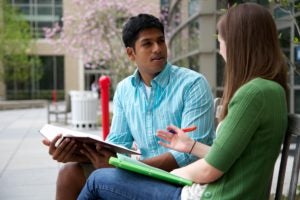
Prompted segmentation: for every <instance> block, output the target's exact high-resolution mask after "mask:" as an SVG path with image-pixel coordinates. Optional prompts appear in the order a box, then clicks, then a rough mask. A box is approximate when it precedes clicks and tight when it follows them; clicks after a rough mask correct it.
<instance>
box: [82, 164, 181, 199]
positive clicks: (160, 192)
mask: <svg viewBox="0 0 300 200" xmlns="http://www.w3.org/2000/svg"><path fill="white" fill-rule="evenodd" d="M181 190H182V187H181V186H176V185H172V184H169V183H167V182H164V181H160V180H158V179H153V178H151V177H148V176H144V175H140V174H136V173H133V172H129V171H126V170H122V169H117V168H103V169H98V170H96V171H94V172H93V173H92V174H91V175H90V177H89V178H88V180H87V183H86V184H85V186H84V188H83V190H82V191H81V193H80V195H79V197H78V200H93V199H108V200H122V199H128V200H134V199H135V200H148V199H149V200H150V199H153V200H157V199H166V200H180V195H181Z"/></svg>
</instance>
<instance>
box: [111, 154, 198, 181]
mask: <svg viewBox="0 0 300 200" xmlns="http://www.w3.org/2000/svg"><path fill="white" fill-rule="evenodd" d="M117 155H118V158H115V157H110V159H109V164H111V165H114V166H115V167H119V168H122V169H126V170H129V171H132V172H135V173H139V174H143V175H146V176H150V177H153V178H157V179H160V180H163V181H167V182H170V183H173V184H177V185H192V183H193V182H192V181H191V180H188V179H185V178H182V177H179V176H176V175H174V174H171V173H169V172H167V171H164V170H162V169H159V168H156V167H152V166H150V165H147V164H145V163H142V162H140V161H138V160H135V159H133V158H130V157H127V156H124V155H120V154H117Z"/></svg>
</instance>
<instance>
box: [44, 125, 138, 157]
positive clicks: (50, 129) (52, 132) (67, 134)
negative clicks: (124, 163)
mask: <svg viewBox="0 0 300 200" xmlns="http://www.w3.org/2000/svg"><path fill="white" fill-rule="evenodd" d="M40 133H41V134H42V135H43V136H44V137H45V138H47V139H48V140H50V141H52V140H53V139H54V138H55V136H56V135H58V134H62V136H63V137H62V138H61V139H60V140H59V141H57V143H56V146H58V145H59V144H60V143H61V142H62V141H63V140H64V139H65V138H72V139H75V141H76V144H77V145H78V150H77V151H76V153H79V150H80V148H82V144H84V143H85V144H87V145H89V146H91V147H93V148H95V146H96V144H97V143H98V144H101V147H102V148H106V149H108V150H110V151H113V152H116V153H123V154H138V155H139V154H140V153H139V152H137V151H134V150H131V149H128V148H126V147H123V146H120V145H116V144H113V143H110V142H106V141H103V140H102V139H101V137H100V136H97V135H92V134H88V133H83V132H79V131H74V130H70V129H66V128H62V127H58V126H53V125H50V124H46V125H44V126H43V127H42V129H41V130H40Z"/></svg>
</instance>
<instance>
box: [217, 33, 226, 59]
mask: <svg viewBox="0 0 300 200" xmlns="http://www.w3.org/2000/svg"><path fill="white" fill-rule="evenodd" d="M218 41H219V43H220V51H219V54H220V55H221V56H222V57H223V59H224V60H225V62H226V44H225V41H224V40H223V39H222V37H221V36H220V34H218Z"/></svg>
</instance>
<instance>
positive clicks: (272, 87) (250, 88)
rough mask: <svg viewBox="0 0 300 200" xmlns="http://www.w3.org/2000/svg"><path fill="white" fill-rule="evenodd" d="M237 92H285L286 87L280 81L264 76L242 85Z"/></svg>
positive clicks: (262, 93)
mask: <svg viewBox="0 0 300 200" xmlns="http://www.w3.org/2000/svg"><path fill="white" fill-rule="evenodd" d="M237 93H250V94H252V95H254V94H257V95H264V94H269V95H270V94H272V93H282V94H284V89H283V87H282V86H281V85H280V84H279V83H277V82H275V81H272V80H267V79H263V78H255V79H252V80H251V81H249V82H247V83H246V84H244V85H243V86H242V87H240V88H239V89H238V91H237Z"/></svg>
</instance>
